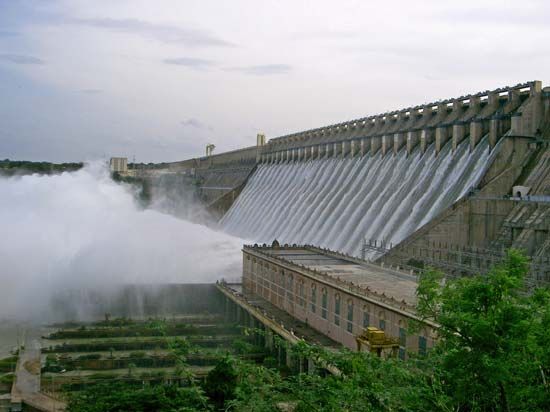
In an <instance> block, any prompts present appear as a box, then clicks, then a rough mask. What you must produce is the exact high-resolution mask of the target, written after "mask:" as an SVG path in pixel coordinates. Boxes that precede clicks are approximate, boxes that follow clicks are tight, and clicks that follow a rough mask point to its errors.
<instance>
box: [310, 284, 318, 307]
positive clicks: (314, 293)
mask: <svg viewBox="0 0 550 412" xmlns="http://www.w3.org/2000/svg"><path fill="white" fill-rule="evenodd" d="M310 302H311V311H312V312H313V313H315V311H316V310H317V286H316V285H315V283H312V284H311V296H310Z"/></svg>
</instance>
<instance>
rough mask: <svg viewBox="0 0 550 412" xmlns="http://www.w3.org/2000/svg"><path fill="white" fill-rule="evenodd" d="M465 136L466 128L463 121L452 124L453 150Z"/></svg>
mask: <svg viewBox="0 0 550 412" xmlns="http://www.w3.org/2000/svg"><path fill="white" fill-rule="evenodd" d="M465 137H466V130H465V127H464V124H463V123H455V124H453V151H455V150H456V147H457V146H458V145H459V143H460V142H462V141H463V140H464V138H465Z"/></svg>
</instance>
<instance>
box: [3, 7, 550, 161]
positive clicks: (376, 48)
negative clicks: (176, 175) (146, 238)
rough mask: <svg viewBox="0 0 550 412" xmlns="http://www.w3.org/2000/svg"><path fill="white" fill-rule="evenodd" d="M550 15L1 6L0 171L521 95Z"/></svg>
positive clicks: (530, 10) (549, 56)
mask: <svg viewBox="0 0 550 412" xmlns="http://www.w3.org/2000/svg"><path fill="white" fill-rule="evenodd" d="M549 21H550V2H548V1H546V0H523V1H521V2H518V1H507V0H498V1H497V0H495V1H493V0H476V1H471V0H463V1H460V2H454V1H453V2H451V1H441V0H439V1H426V0H417V1H410V0H406V1H387V2H379V1H366V0H363V1H351V0H342V1H324V0H315V1H313V0H312V1H298V0H279V1H257V0H232V1H226V2H222V1H209V0H198V1H185V0H156V1H153V0H87V1H84V0H0V96H1V98H0V158H2V159H3V158H10V159H17V160H47V161H55V162H61V161H81V160H92V159H103V158H109V157H111V156H125V157H128V158H129V159H130V161H132V160H133V159H134V158H135V160H136V161H137V162H162V161H176V160H183V159H187V158H191V157H198V156H202V155H203V153H204V149H205V145H206V144H207V143H213V144H215V145H216V152H218V153H219V152H221V151H225V150H232V149H236V148H240V147H245V146H250V145H253V144H255V136H256V133H258V132H263V133H265V134H266V136H267V138H268V139H270V138H274V137H277V136H281V135H285V134H288V133H293V132H297V131H300V130H306V129H310V128H315V127H320V126H323V125H329V124H332V123H338V122H342V121H345V120H350V119H354V118H359V117H364V116H367V115H372V114H377V113H382V112H385V111H388V110H395V109H399V108H404V107H408V106H413V105H417V104H422V103H428V102H431V101H436V100H438V99H444V98H449V97H453V96H461V95H464V94H467V93H474V92H478V91H482V90H487V89H493V88H497V87H501V86H507V85H514V84H517V83H520V82H525V81H531V80H541V81H543V85H544V86H546V85H550V41H549V40H550V24H548V22H549Z"/></svg>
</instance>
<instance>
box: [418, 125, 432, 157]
mask: <svg viewBox="0 0 550 412" xmlns="http://www.w3.org/2000/svg"><path fill="white" fill-rule="evenodd" d="M433 141H434V131H433V129H432V128H428V129H423V130H422V132H420V148H421V150H422V153H424V152H425V151H426V148H427V147H428V146H429V145H430V144H432V142H433Z"/></svg>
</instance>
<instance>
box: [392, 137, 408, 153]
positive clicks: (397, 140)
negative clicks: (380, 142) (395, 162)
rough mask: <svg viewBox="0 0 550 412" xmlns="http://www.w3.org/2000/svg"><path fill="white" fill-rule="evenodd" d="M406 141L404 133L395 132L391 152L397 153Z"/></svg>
mask: <svg viewBox="0 0 550 412" xmlns="http://www.w3.org/2000/svg"><path fill="white" fill-rule="evenodd" d="M405 143H406V140H405V133H395V134H394V135H393V154H397V152H399V149H401V148H402V147H403V146H404V145H405Z"/></svg>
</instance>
